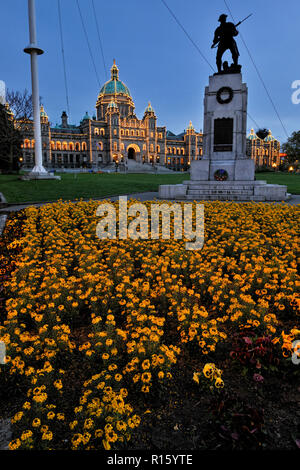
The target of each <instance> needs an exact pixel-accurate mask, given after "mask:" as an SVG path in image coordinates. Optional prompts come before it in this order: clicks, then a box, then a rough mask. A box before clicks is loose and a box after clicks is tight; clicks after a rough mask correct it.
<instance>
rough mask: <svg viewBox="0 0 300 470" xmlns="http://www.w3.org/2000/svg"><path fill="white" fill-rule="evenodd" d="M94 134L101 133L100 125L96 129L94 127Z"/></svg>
mask: <svg viewBox="0 0 300 470" xmlns="http://www.w3.org/2000/svg"><path fill="white" fill-rule="evenodd" d="M94 134H96V135H99V129H98V127H95V129H94Z"/></svg>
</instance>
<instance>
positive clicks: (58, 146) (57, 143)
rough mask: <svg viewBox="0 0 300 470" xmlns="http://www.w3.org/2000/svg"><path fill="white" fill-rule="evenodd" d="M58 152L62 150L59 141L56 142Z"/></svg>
mask: <svg viewBox="0 0 300 470" xmlns="http://www.w3.org/2000/svg"><path fill="white" fill-rule="evenodd" d="M56 150H61V142H59V140H58V141H57V142H56Z"/></svg>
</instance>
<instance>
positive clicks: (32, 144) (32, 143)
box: [31, 139, 35, 149]
mask: <svg viewBox="0 0 300 470" xmlns="http://www.w3.org/2000/svg"><path fill="white" fill-rule="evenodd" d="M34 145H35V140H34V139H33V140H32V141H31V148H32V149H34Z"/></svg>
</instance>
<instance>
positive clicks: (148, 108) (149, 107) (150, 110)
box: [145, 101, 154, 113]
mask: <svg viewBox="0 0 300 470" xmlns="http://www.w3.org/2000/svg"><path fill="white" fill-rule="evenodd" d="M145 113H154V109H153V108H152V106H151V103H150V101H149V103H148V106H147V108H146V109H145Z"/></svg>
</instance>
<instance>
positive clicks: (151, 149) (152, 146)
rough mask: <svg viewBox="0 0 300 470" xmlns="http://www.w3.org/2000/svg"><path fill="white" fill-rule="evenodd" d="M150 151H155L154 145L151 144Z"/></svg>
mask: <svg viewBox="0 0 300 470" xmlns="http://www.w3.org/2000/svg"><path fill="white" fill-rule="evenodd" d="M150 152H154V145H153V144H150Z"/></svg>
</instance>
